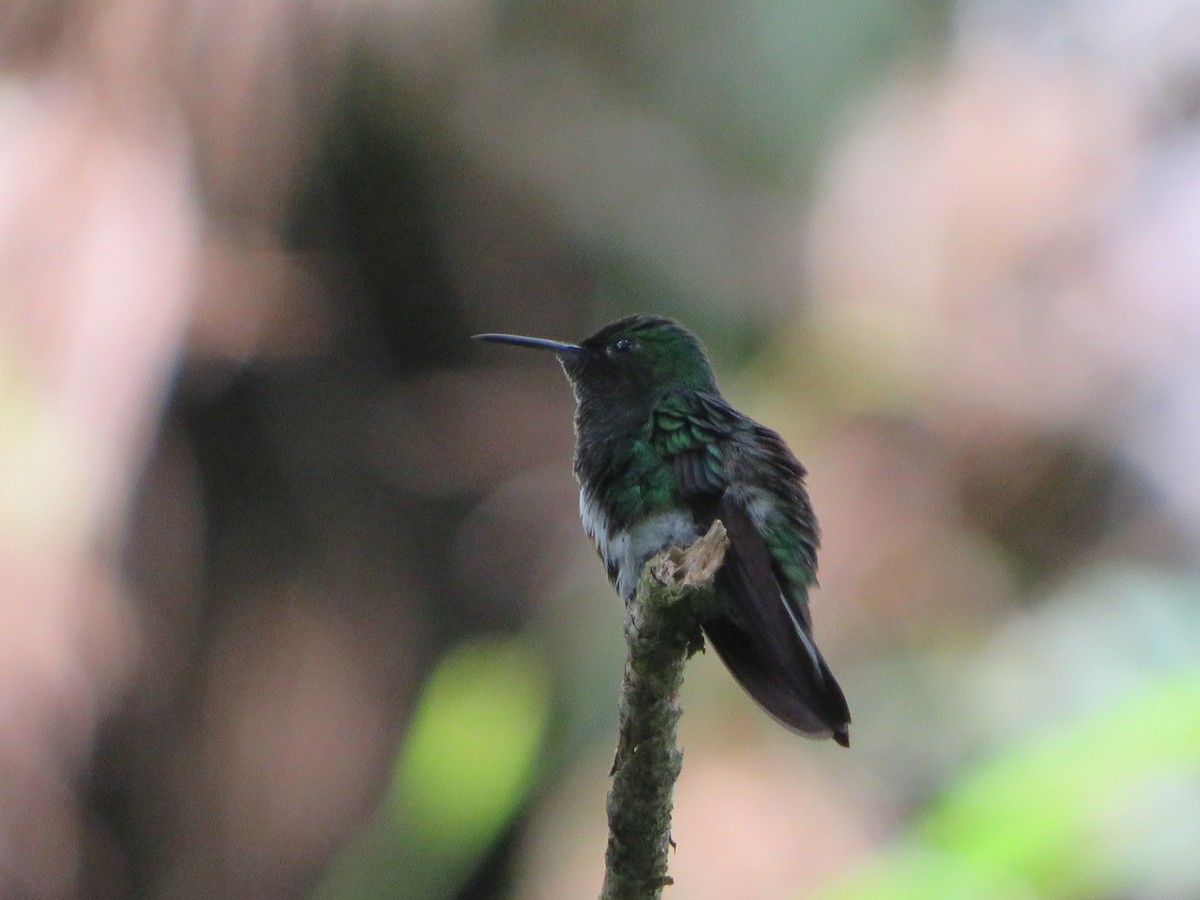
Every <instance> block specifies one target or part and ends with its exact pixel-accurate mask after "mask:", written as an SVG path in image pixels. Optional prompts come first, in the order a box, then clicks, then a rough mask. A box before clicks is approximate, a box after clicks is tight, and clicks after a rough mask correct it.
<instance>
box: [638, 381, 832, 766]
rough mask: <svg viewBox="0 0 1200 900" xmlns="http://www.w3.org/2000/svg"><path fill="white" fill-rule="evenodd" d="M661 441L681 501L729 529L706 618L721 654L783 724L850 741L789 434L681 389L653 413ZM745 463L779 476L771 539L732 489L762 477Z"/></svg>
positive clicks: (808, 513) (705, 522) (810, 523)
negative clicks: (818, 614)
mask: <svg viewBox="0 0 1200 900" xmlns="http://www.w3.org/2000/svg"><path fill="white" fill-rule="evenodd" d="M653 440H654V442H655V445H656V449H657V450H658V451H659V452H660V453H661V454H662V455H663V456H664V457H667V458H669V459H670V460H671V461H672V465H673V470H674V474H675V478H676V482H677V484H678V490H679V493H680V499H681V500H683V501H685V502H687V503H689V504H690V505H691V506H692V508H693V509H694V510H695V511H696V513H697V518H698V520H699V521H698V525H699V526H700V527H701V529H707V528H708V526H709V525H711V523H712V520H713V519H714V518H718V517H719V518H720V519H721V521H722V523H723V524H724V525H725V529H726V531H727V533H728V534H729V538H730V549H729V552H728V554H727V556H726V562H725V565H724V566H723V567H722V570H721V573H720V574H719V576H718V582H717V587H718V595H719V596H718V600H719V602H718V604H717V608H716V609H715V610H714V611H713V612H712V614H711V615H708V616H707V617H706V619H705V621H703V622H702V625H703V627H704V631H705V633H706V634H707V635H708V638H709V640H710V642H711V643H712V645H713V647H714V648H715V649H716V651H717V654H718V655H719V656H720V657H721V659H722V660H723V661H724V663H725V665H726V666H727V667H728V668H729V670H730V672H732V673H733V676H734V677H735V678H736V679H737V680H738V682H739V683H740V684H741V685H742V686H743V687H744V688H745V689H746V691H747V692H748V693H749V694H750V696H752V697H753V698H754V699H755V700H756V701H757V702H758V703H759V704H760V705H761V706H762V707H763V708H764V709H766V710H767V712H769V713H770V714H771V715H773V716H774V717H775V718H776V719H778V720H779V721H780V722H782V723H783V724H785V725H787V726H788V727H790V728H793V729H795V730H797V731H800V732H803V733H806V734H811V735H829V734H831V733H832V735H833V737H834V739H835V740H837V741H838V742H839V743H842V744H845V743H847V742H848V736H847V725H848V724H849V722H850V713H849V710H848V709H847V706H846V700H845V697H844V696H843V695H842V691H841V688H839V687H838V684H837V682H836V681H835V680H834V678H833V675H832V674H831V673H830V671H829V667H828V666H827V665H826V664H825V660H824V659H823V658H822V657H821V654H820V652H819V651H818V650H817V647H816V644H815V643H814V642H813V640H812V631H811V628H812V626H811V624H810V620H809V615H808V605H807V585H808V584H810V583H811V582H812V581H813V578H814V573H815V571H816V544H817V536H816V523H815V520H814V519H813V516H812V510H811V509H810V507H809V504H808V498H807V495H806V494H805V492H804V489H803V485H802V481H801V479H802V478H803V475H804V470H803V468H802V467H801V466H800V464H799V463H798V462H797V461H796V459H795V457H794V456H792V454H791V452H790V451H788V449H787V447H786V446H785V445H784V443H783V441H782V439H781V438H780V437H779V435H777V434H776V433H775V432H773V431H770V430H769V429H766V428H763V427H762V426H760V425H758V424H757V423H754V422H752V421H751V420H749V419H747V418H745V417H744V416H742V415H741V414H740V413H738V412H737V411H736V410H734V409H733V408H732V407H730V406H729V405H728V404H727V403H725V401H724V400H722V399H721V398H720V397H718V396H715V395H712V394H702V393H698V392H694V391H681V392H677V393H674V394H671V395H668V396H667V397H666V398H664V399H663V401H661V402H660V404H659V406H658V408H657V409H656V413H655V417H654V419H653ZM739 454H740V457H739ZM742 457H746V458H742ZM739 464H740V465H745V466H751V467H766V470H768V471H770V472H771V473H772V476H773V477H772V482H773V485H772V491H773V492H775V493H777V494H778V497H779V500H780V501H781V503H780V507H781V509H782V510H783V516H784V518H785V520H786V523H787V527H786V528H784V529H782V530H780V531H779V533H777V534H774V535H773V536H772V545H771V546H768V543H767V541H766V540H765V539H764V536H763V534H762V533H761V532H760V530H759V528H757V527H756V526H755V523H754V520H753V519H752V517H751V515H750V512H749V510H748V509H747V508H746V505H745V502H744V500H743V499H742V495H741V494H739V493H738V492H737V491H736V489H734V490H731V489H730V482H731V480H732V481H737V480H739V479H738V477H737V476H742V477H743V478H749V477H750V476H751V475H752V473H748V472H742V473H739V472H737V471H736V469H737V466H738V465H739ZM731 472H732V477H731ZM783 585H788V586H789V587H790V588H791V590H785V589H784V588H783Z"/></svg>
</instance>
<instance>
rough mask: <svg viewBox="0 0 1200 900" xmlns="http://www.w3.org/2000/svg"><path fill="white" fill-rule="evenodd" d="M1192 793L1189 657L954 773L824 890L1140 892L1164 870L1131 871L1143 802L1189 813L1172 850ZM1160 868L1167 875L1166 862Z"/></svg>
mask: <svg viewBox="0 0 1200 900" xmlns="http://www.w3.org/2000/svg"><path fill="white" fill-rule="evenodd" d="M1198 793H1200V667H1193V668H1191V669H1188V670H1185V671H1182V672H1176V673H1172V674H1169V675H1165V676H1162V677H1161V678H1158V679H1156V680H1154V681H1153V682H1151V683H1150V684H1148V685H1147V686H1145V687H1144V688H1142V689H1139V690H1133V691H1130V692H1128V695H1127V696H1123V697H1120V698H1116V699H1115V701H1114V702H1113V703H1112V704H1111V705H1109V706H1108V707H1107V708H1104V709H1102V710H1100V711H1099V712H1097V713H1094V714H1091V715H1085V716H1080V717H1078V718H1077V719H1074V720H1071V721H1067V722H1064V723H1063V724H1062V725H1061V726H1060V727H1057V728H1055V729H1053V730H1052V731H1051V732H1049V733H1048V734H1046V735H1044V736H1040V737H1037V738H1035V739H1032V740H1030V741H1027V742H1024V743H1021V744H1018V745H1016V746H1013V747H1011V748H1009V749H1007V750H1005V751H1004V752H1002V753H1001V754H1000V755H999V756H997V757H996V758H994V759H991V760H988V761H987V762H984V763H983V764H981V765H980V766H978V767H977V768H975V769H974V770H971V771H968V772H966V773H964V774H963V775H962V776H960V777H959V778H958V779H956V780H953V781H951V782H950V783H948V784H947V785H946V786H945V787H944V789H943V791H942V795H941V796H940V798H938V799H936V800H934V802H933V803H932V804H931V805H930V806H929V808H928V809H927V810H926V811H925V812H924V813H923V814H921V815H919V816H918V817H917V819H916V820H915V821H914V823H913V824H912V826H911V827H910V828H908V829H907V831H906V833H905V834H904V836H902V837H901V839H900V843H899V847H898V848H897V849H895V850H893V851H891V852H890V853H888V854H886V855H884V856H882V857H881V858H880V859H878V860H876V861H875V862H873V863H872V864H871V865H870V866H868V867H867V868H866V869H864V870H863V871H861V872H859V873H857V874H855V875H854V876H852V877H851V878H849V879H847V880H846V881H845V882H843V883H842V884H840V885H837V886H835V887H832V888H830V889H829V890H828V891H827V892H825V893H824V894H822V896H823V897H826V898H829V900H868V898H870V900H907V898H918V897H920V898H943V897H944V898H947V900H950V898H955V900H958V898H965V897H1001V896H1002V897H1023V896H1028V897H1054V898H1085V897H1101V896H1141V895H1142V891H1144V890H1145V888H1146V886H1147V885H1150V884H1155V883H1156V882H1161V881H1163V880H1164V879H1163V878H1161V877H1156V874H1155V873H1154V872H1153V871H1149V872H1147V871H1138V868H1139V856H1140V854H1139V852H1138V849H1137V848H1136V847H1131V846H1130V845H1129V842H1130V841H1143V840H1147V839H1148V840H1149V841H1151V842H1153V841H1154V840H1155V839H1156V837H1158V836H1157V835H1155V834H1154V830H1155V825H1156V824H1157V823H1156V821H1155V816H1154V815H1153V814H1152V813H1148V812H1147V810H1148V809H1149V810H1155V809H1157V808H1158V804H1157V803H1156V802H1155V800H1156V798H1157V797H1167V798H1171V799H1170V800H1169V801H1168V802H1169V804H1170V805H1171V806H1172V807H1174V810H1173V812H1174V813H1175V814H1176V817H1175V818H1176V821H1187V820H1188V819H1189V818H1190V821H1191V823H1192V825H1191V828H1190V834H1189V835H1188V838H1189V840H1187V841H1186V842H1180V843H1181V846H1180V847H1179V850H1181V851H1185V852H1186V847H1188V846H1190V847H1192V848H1194V847H1195V846H1196V845H1195V840H1196V839H1197V838H1200V819H1197V817H1196V816H1195V814H1194V810H1195V806H1194V804H1195V802H1196V800H1197V799H1198V796H1197V795H1198ZM1147 800H1149V801H1151V802H1150V803H1149V804H1148V803H1147ZM1189 810H1191V814H1190V815H1189ZM1180 813H1182V814H1183V816H1184V818H1179V817H1178V814H1180ZM1170 818H1171V817H1164V819H1163V821H1170ZM1147 819H1149V820H1148V821H1147ZM1168 856H1169V855H1168ZM1155 861H1156V862H1157V863H1159V864H1161V863H1169V862H1170V859H1169V858H1167V859H1155ZM1193 867H1194V865H1193ZM1160 874H1165V875H1166V880H1168V881H1169V879H1170V877H1171V876H1170V875H1169V873H1165V872H1164V873H1160Z"/></svg>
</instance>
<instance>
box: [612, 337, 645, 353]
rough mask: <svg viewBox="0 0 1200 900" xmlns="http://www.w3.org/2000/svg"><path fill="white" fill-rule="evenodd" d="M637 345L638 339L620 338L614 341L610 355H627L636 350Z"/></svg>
mask: <svg viewBox="0 0 1200 900" xmlns="http://www.w3.org/2000/svg"><path fill="white" fill-rule="evenodd" d="M637 347H638V345H637V341H634V340H630V339H629V338H619V339H617V340H615V341H613V344H612V346H611V347H609V349H608V352H609V355H610V356H627V355H629V354H630V353H632V352H633V351H634V350H636V349H637Z"/></svg>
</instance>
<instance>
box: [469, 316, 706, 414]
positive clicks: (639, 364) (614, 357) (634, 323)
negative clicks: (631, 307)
mask: <svg viewBox="0 0 1200 900" xmlns="http://www.w3.org/2000/svg"><path fill="white" fill-rule="evenodd" d="M475 339H476V340H480V341H495V342H497V343H503V344H515V345H517V346H521V347H532V348H534V349H540V350H550V351H553V352H554V353H556V354H557V355H558V358H559V360H560V361H561V362H562V367H563V369H564V371H565V372H566V373H567V378H569V379H570V380H571V384H572V385H573V386H574V388H575V394H576V397H577V398H578V400H579V402H580V404H581V405H582V404H584V403H585V401H586V402H589V405H590V403H592V402H600V403H603V404H605V405H607V404H615V405H620V406H623V407H628V406H631V405H632V406H637V405H640V404H639V403H638V401H643V402H645V401H650V400H654V399H656V398H657V397H658V396H659V395H660V394H662V393H663V392H665V391H668V390H672V389H675V388H691V389H694V390H702V391H712V390H715V389H716V385H715V382H714V380H713V371H712V365H711V364H710V363H709V361H708V356H707V355H706V354H705V352H704V347H703V346H701V344H700V341H699V340H698V339H697V338H696V336H695V335H694V334H692V333H691V332H690V331H688V330H687V329H686V328H684V327H683V326H682V325H680V324H678V323H677V322H674V321H672V320H671V319H666V318H663V317H662V316H629V317H628V318H625V319H620V320H619V321H616V322H612V323H611V324H608V325H605V326H604V327H603V328H601V329H600V330H599V331H597V332H596V333H595V334H593V335H592V336H591V337H588V338H585V339H584V340H583V341H581V342H580V343H578V344H565V343H562V342H559V341H548V340H544V339H542V338H530V337H522V336H520V335H512V334H479V335H476V336H475Z"/></svg>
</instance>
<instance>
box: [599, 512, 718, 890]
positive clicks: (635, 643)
mask: <svg viewBox="0 0 1200 900" xmlns="http://www.w3.org/2000/svg"><path fill="white" fill-rule="evenodd" d="M728 544H729V539H728V538H727V537H726V535H725V528H724V526H723V525H722V524H721V523H720V522H719V521H718V522H714V523H713V527H712V528H711V529H710V530H709V532H708V534H706V535H704V537H702V538H700V539H699V540H697V541H696V542H695V543H694V544H692V546H690V547H688V548H687V549H686V550H680V549H678V548H671V549H669V550H666V551H664V552H662V553H660V554H659V555H658V556H656V557H654V558H653V559H652V560H650V561H649V562H648V563H647V564H646V567H645V569H644V570H643V572H642V576H641V579H640V580H639V581H638V586H637V594H636V596H635V597H634V600H633V602H632V603H631V604H630V605H629V607H628V608H627V610H626V616H625V639H626V641H627V642H628V644H629V659H628V661H627V662H626V664H625V677H624V682H623V684H622V687H621V699H620V734H619V736H618V740H617V754H616V758H615V759H614V760H613V768H612V775H613V784H612V789H611V790H610V791H609V794H608V850H607V851H606V853H605V858H604V862H605V867H604V888H603V890H602V892H601V894H600V898H601V900H653V898H658V897H661V895H662V889H663V887H664V886H665V885H668V884H670V883H671V878H670V876H669V875H668V874H667V852H668V848H669V847H670V846H672V841H671V796H672V793H673V792H674V789H675V779H676V778H677V777H678V776H679V771H680V768H681V766H682V762H683V755H682V754H681V753H680V752H679V748H678V747H676V745H675V727H676V724H677V722H678V721H679V714H680V711H681V710H680V706H679V688H680V686H681V685H682V684H683V666H684V663H685V662H686V661H687V658H688V657H689V656H690V655H691V654H692V653H694V652H695V651H696V650H697V649H699V648H700V647H703V637H702V635H701V632H700V624H699V616H698V614H697V611H698V610H699V609H702V608H703V605H704V604H708V603H711V602H712V592H713V579H714V578H715V577H716V573H717V570H718V569H720V567H721V563H722V562H723V561H724V559H725V549H726V547H727V546H728Z"/></svg>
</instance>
